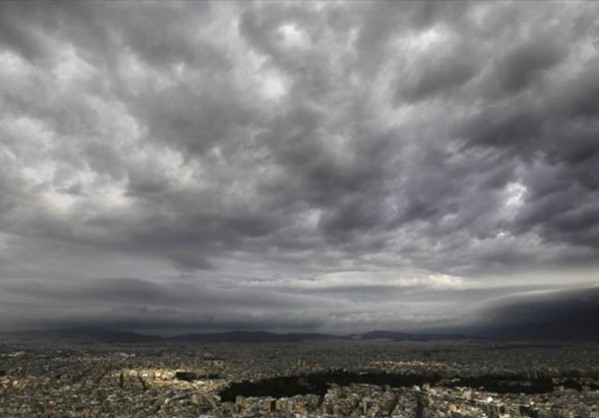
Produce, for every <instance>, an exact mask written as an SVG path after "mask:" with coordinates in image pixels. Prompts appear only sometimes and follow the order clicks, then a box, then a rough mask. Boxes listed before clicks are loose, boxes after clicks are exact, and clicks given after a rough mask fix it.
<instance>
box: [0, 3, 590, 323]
mask: <svg viewBox="0 0 599 418" xmlns="http://www.w3.org/2000/svg"><path fill="white" fill-rule="evenodd" d="M0 8H1V11H0V109H1V110H2V112H1V115H2V116H1V117H0V167H2V169H1V170H0V290H1V291H2V293H1V294H2V296H1V297H2V298H3V299H5V300H4V301H3V304H2V305H1V306H0V314H2V315H1V316H2V317H4V318H15V317H16V318H19V319H18V320H14V319H4V320H2V321H3V322H2V323H0V327H4V328H10V327H19V326H25V325H27V326H35V325H36V324H38V325H44V326H46V325H48V326H50V325H52V326H54V325H60V324H62V323H71V322H72V321H74V320H75V319H74V318H80V319H81V318H82V320H83V319H84V320H86V321H89V322H92V323H95V322H98V321H99V322H101V321H105V322H108V323H115V324H120V326H128V327H132V326H135V327H138V328H140V327H141V328H143V327H157V328H160V327H176V326H179V327H189V328H197V329H202V328H230V327H250V328H251V327H259V328H271V329H274V328H277V329H279V328H280V329H291V328H297V329H300V328H301V329H318V328H323V329H332V328H335V327H341V328H369V327H375V326H387V327H420V326H438V325H439V324H445V323H448V324H453V323H459V322H460V321H462V320H463V318H464V317H465V316H469V315H473V312H474V311H475V308H474V307H470V308H469V309H467V310H464V308H463V302H464V300H468V298H470V297H471V296H472V295H473V294H474V293H476V295H477V298H478V299H479V300H480V301H481V302H480V304H481V305H482V304H484V301H486V300H489V299H492V298H496V297H498V296H499V295H507V294H516V293H518V292H522V291H529V290H531V289H549V288H551V289H553V288H555V287H567V288H570V287H576V286H578V285H581V286H582V282H584V283H596V282H597V275H596V273H597V271H598V270H597V262H596V260H597V259H599V257H598V256H599V169H598V167H599V141H598V140H597V138H599V117H598V116H599V105H598V103H599V102H598V101H597V100H596V97H599V78H598V77H597V74H598V73H599V50H598V49H599V48H598V45H599V24H598V23H597V19H595V17H596V16H597V14H598V13H599V8H598V6H597V5H596V4H594V3H592V2H587V3H572V2H563V3H556V2H543V3H541V2H526V3H522V4H514V3H504V2H490V3H469V2H451V3H450V2H397V3H394V2H382V3H362V2H323V3H315V2H310V3H307V4H298V3H295V2H290V3H281V2H274V3H273V2H257V3H246V2H242V3H233V2H224V3H207V2H199V3H189V2H182V3H179V2H168V3H154V2H150V3H139V2H84V3H72V2H65V3H53V4H48V3H43V2H25V3H22V2H3V3H2V4H0ZM549 271H554V272H555V271H557V272H561V273H559V274H558V275H557V276H556V275H555V274H553V275H552V274H548V273H547V272H549ZM560 274H561V275H560ZM473 292H474V293H473ZM477 306H478V305H477Z"/></svg>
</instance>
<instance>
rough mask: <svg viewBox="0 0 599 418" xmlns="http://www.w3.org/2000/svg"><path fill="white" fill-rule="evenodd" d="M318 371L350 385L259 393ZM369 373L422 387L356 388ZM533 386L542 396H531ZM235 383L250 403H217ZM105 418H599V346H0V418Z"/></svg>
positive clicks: (367, 385)
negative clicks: (496, 380)
mask: <svg viewBox="0 0 599 418" xmlns="http://www.w3.org/2000/svg"><path fill="white" fill-rule="evenodd" d="M581 352H584V355H580V353H581ZM327 370H328V371H330V370H342V371H343V373H346V374H345V375H342V376H344V379H346V380H347V376H354V375H355V376H357V378H356V381H355V382H351V381H344V383H343V384H340V383H339V382H332V381H331V382H327V384H326V385H324V386H323V389H322V390H321V391H319V390H320V389H319V390H315V391H314V393H312V392H310V391H306V390H304V391H302V392H301V393H288V394H285V395H281V394H280V393H279V394H276V395H275V394H274V393H270V394H269V393H262V392H265V391H266V392H268V390H267V389H265V388H270V387H271V386H267V385H265V386H264V387H261V386H260V385H261V384H262V382H267V381H268V380H269V379H270V378H273V377H278V376H291V377H297V381H298V382H297V383H298V387H300V388H302V387H306V386H305V384H307V383H306V382H304V380H309V379H307V376H311V375H313V374H314V373H319V372H323V373H324V371H327ZM352 373H354V374H352ZM368 373H371V374H373V375H374V376H379V375H380V376H383V377H385V374H389V375H396V374H405V375H406V376H410V378H412V377H414V376H416V377H419V378H421V379H424V380H426V379H428V378H429V377H430V378H431V380H430V382H429V383H423V384H417V385H414V384H411V385H407V384H406V385H393V384H383V383H381V384H375V383H364V382H363V381H358V380H359V378H363V377H364V376H365V375H367V374H368ZM376 373H379V375H377V374H376ZM325 375H326V374H325ZM498 375H500V376H507V377H508V378H510V379H513V380H514V381H515V382H517V384H518V385H519V386H517V390H510V389H509V388H510V387H509V386H507V388H508V389H505V388H503V389H502V390H501V391H493V390H490V389H488V388H486V387H484V386H480V387H479V386H477V385H478V383H477V382H479V381H485V379H492V378H493V376H498ZM326 376H329V375H326ZM331 376H332V375H331ZM539 379H541V381H543V382H549V386H548V387H542V388H541V389H540V390H532V389H534V386H533V385H534V384H535V382H536V381H539ZM543 379H544V380H543ZM241 381H248V382H250V383H251V384H252V385H253V386H252V387H253V388H254V389H256V388H257V389H258V392H260V394H259V395H257V394H250V393H243V391H242V390H241V389H240V392H239V393H237V394H235V395H234V396H233V397H232V398H229V397H227V398H226V399H225V398H224V397H223V396H222V394H223V391H224V390H225V389H228V388H232V387H233V386H234V385H232V384H233V383H234V382H241ZM472 382H474V383H472ZM475 383H476V384H475ZM302 385H304V386H302ZM527 385H530V388H531V390H526V389H527V387H528V386H527ZM240 387H243V386H240ZM291 387H292V388H293V386H291ZM308 387H310V386H308ZM310 388H311V387H310ZM115 416H118V417H123V418H127V417H148V418H150V417H182V418H187V417H194V418H198V417H206V418H207V417H230V416H232V417H239V418H249V417H273V418H274V417H295V418H302V417H305V418H317V417H322V418H332V417H356V418H357V417H395V418H441V417H444V418H514V417H520V418H524V417H528V418H578V417H580V418H599V347H597V346H593V345H586V346H571V347H564V346H541V347H531V346H528V347H527V346H522V345H518V344H514V345H512V346H510V345H509V344H507V343H503V345H499V346H498V345H497V343H493V342H479V341H478V342H477V341H474V342H461V343H460V344H459V345H456V343H455V342H446V343H430V342H426V343H419V344H416V343H409V342H407V343H404V342H401V343H399V342H383V341H379V342H360V343H359V342H355V343H352V344H349V343H346V342H339V343H335V342H327V343H295V344H291V343H290V344H246V345H243V344H213V345H205V346H201V345H174V344H163V345H160V344H156V345H144V344H131V345H122V346H119V347H118V348H117V350H116V351H115V347H114V345H110V346H108V345H107V346H102V345H94V344H91V345H90V344H88V345H80V346H72V345H71V346H41V345H26V344H25V345H23V344H19V345H17V344H8V343H4V344H1V343H0V417H10V418H20V417H27V418H29V417H32V418H33V417H39V418H53V417H55V418H58V417H60V418H66V417H81V418H96V417H98V418H99V417H115Z"/></svg>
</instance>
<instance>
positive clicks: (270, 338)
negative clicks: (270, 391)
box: [169, 331, 339, 343]
mask: <svg viewBox="0 0 599 418" xmlns="http://www.w3.org/2000/svg"><path fill="white" fill-rule="evenodd" d="M338 338H339V337H337V336H334V335H328V334H317V333H293V334H275V333H272V332H267V331H231V332H220V333H212V334H184V335H178V336H176V337H172V338H169V340H170V341H177V342H198V343H216V342H237V343H273V342H301V341H323V340H331V339H338Z"/></svg>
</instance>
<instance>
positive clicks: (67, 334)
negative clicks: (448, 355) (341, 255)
mask: <svg viewBox="0 0 599 418" xmlns="http://www.w3.org/2000/svg"><path fill="white" fill-rule="evenodd" d="M458 338H469V337H463V336H452V335H440V334H412V333H403V332H394V331H372V332H367V333H364V334H351V335H344V336H339V335H331V334H320V333H286V334H277V333H273V332H268V331H229V332H218V333H191V334H183V335H177V336H174V337H160V336H156V335H146V334H140V333H137V332H131V331H121V330H114V329H106V328H86V327H76V328H66V329H55V330H43V331H25V332H16V333H4V334H0V339H4V340H7V339H8V340H14V341H53V342H72V343H89V344H93V343H106V344H110V343H125V344H129V343H152V342H165V343H167V342H174V343H204V344H205V343H248V344H256V343H285V342H286V343H298V342H302V341H331V340H348V341H349V340H375V339H384V340H390V341H431V340H441V339H458Z"/></svg>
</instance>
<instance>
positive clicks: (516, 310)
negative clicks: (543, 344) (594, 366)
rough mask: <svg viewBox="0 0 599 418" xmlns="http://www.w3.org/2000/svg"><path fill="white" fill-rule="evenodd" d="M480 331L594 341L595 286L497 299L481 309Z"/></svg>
mask: <svg viewBox="0 0 599 418" xmlns="http://www.w3.org/2000/svg"><path fill="white" fill-rule="evenodd" d="M485 314H486V315H485V316H484V317H483V318H485V320H486V321H485V322H484V323H483V324H482V326H483V329H484V331H483V332H484V333H487V335H492V336H500V337H504V338H520V339H552V340H560V341H564V340H571V339H575V340H581V339H582V340H597V339H599V331H598V330H597V323H596V318H597V315H599V289H598V288H596V287H594V288H585V289H578V290H576V291H569V292H550V293H545V294H543V293H541V294H537V295H535V294H534V293H533V294H530V295H527V296H520V297H517V298H511V299H507V300H503V301H500V302H498V303H496V304H495V306H494V307H493V308H490V309H487V311H486V312H485Z"/></svg>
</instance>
